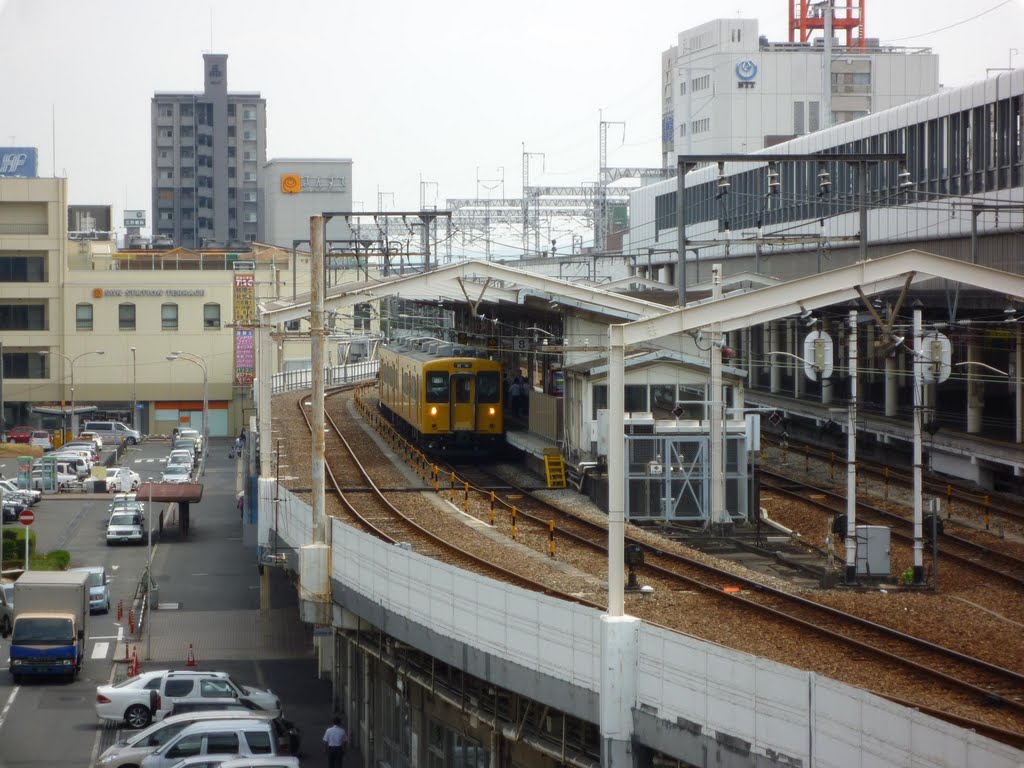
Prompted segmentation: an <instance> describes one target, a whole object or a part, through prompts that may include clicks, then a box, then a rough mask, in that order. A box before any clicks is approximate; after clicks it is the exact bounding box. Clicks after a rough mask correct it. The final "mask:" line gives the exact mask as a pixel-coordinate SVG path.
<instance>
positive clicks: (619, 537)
mask: <svg viewBox="0 0 1024 768" xmlns="http://www.w3.org/2000/svg"><path fill="white" fill-rule="evenodd" d="M608 340H609V350H608V612H607V613H606V614H605V615H603V616H601V683H600V684H601V690H600V703H599V710H600V712H599V718H600V728H601V766H602V768H617V767H618V766H631V765H632V762H631V757H630V752H631V748H630V743H631V741H632V736H633V707H634V705H635V702H636V674H637V642H638V638H637V626H638V624H637V620H636V619H635V618H633V617H632V616H626V615H625V595H624V589H625V577H624V573H623V570H624V565H625V564H624V546H625V542H624V538H623V537H624V535H625V507H626V501H625V458H626V456H625V453H626V451H625V442H626V437H625V434H624V432H620V431H619V430H621V429H622V423H623V411H624V408H625V404H624V397H623V393H624V387H623V385H624V381H625V347H624V342H623V326H621V325H612V326H609V328H608Z"/></svg>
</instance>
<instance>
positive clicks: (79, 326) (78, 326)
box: [75, 304, 92, 331]
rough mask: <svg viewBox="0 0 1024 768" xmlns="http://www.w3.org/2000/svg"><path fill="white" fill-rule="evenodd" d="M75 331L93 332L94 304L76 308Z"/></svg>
mask: <svg viewBox="0 0 1024 768" xmlns="http://www.w3.org/2000/svg"><path fill="white" fill-rule="evenodd" d="M75 330H78V331H91V330H92V304H78V305H76V306H75Z"/></svg>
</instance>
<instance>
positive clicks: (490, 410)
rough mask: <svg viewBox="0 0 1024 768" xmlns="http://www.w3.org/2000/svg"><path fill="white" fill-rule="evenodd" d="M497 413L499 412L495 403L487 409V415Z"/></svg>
mask: <svg viewBox="0 0 1024 768" xmlns="http://www.w3.org/2000/svg"><path fill="white" fill-rule="evenodd" d="M495 413H497V411H496V410H495V408H494V406H493V405H492V406H491V407H490V408H488V409H487V415H488V416H493V415H494V414H495Z"/></svg>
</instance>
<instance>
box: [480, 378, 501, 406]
mask: <svg viewBox="0 0 1024 768" xmlns="http://www.w3.org/2000/svg"><path fill="white" fill-rule="evenodd" d="M476 400H477V402H478V403H497V402H500V401H501V379H500V378H499V376H498V372H497V371H481V372H480V373H478V374H477V375H476Z"/></svg>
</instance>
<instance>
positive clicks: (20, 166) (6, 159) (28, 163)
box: [0, 147, 39, 179]
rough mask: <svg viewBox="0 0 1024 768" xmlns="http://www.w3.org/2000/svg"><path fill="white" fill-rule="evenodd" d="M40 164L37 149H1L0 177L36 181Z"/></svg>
mask: <svg viewBox="0 0 1024 768" xmlns="http://www.w3.org/2000/svg"><path fill="white" fill-rule="evenodd" d="M38 164H39V150H38V149H36V148H35V147H0V176H7V177H11V176H20V177H22V178H30V179H34V178H35V177H36V167H37V165H38Z"/></svg>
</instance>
